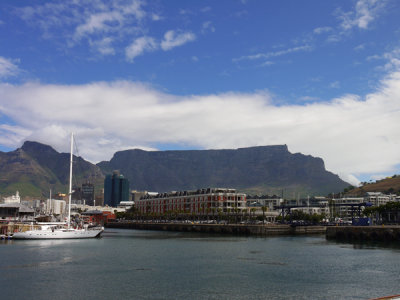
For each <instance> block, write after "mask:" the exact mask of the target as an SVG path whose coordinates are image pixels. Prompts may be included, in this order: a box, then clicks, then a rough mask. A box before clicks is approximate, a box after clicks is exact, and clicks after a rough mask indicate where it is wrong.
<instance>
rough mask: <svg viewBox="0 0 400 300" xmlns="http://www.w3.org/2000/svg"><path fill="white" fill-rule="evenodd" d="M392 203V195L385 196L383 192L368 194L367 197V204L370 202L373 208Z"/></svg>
mask: <svg viewBox="0 0 400 300" xmlns="http://www.w3.org/2000/svg"><path fill="white" fill-rule="evenodd" d="M390 201H391V197H390V195H385V194H382V193H381V192H367V196H366V197H365V202H370V203H372V205H373V206H379V205H385V204H386V203H388V202H390Z"/></svg>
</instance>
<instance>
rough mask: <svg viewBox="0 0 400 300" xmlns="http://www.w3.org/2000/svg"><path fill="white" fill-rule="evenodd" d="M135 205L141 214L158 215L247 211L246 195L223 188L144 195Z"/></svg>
mask: <svg viewBox="0 0 400 300" xmlns="http://www.w3.org/2000/svg"><path fill="white" fill-rule="evenodd" d="M135 205H136V208H137V209H138V210H139V211H140V212H141V213H155V214H160V215H162V214H165V213H167V212H172V211H175V212H180V213H186V214H203V215H205V214H207V215H214V214H217V213H218V212H231V211H234V210H238V211H247V207H246V194H242V193H238V192H236V190H235V189H225V188H208V189H199V190H195V191H180V192H170V193H161V194H156V195H150V194H146V195H145V196H143V197H141V198H140V199H139V200H137V201H136V202H135Z"/></svg>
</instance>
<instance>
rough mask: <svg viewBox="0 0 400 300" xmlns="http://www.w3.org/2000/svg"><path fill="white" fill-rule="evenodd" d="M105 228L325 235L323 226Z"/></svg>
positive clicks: (116, 224)
mask: <svg viewBox="0 0 400 300" xmlns="http://www.w3.org/2000/svg"><path fill="white" fill-rule="evenodd" d="M106 227H107V228H125V229H139V230H160V231H179V232H204V233H217V234H218V233H219V234H237V235H253V236H277V235H299V234H325V232H326V227H325V226H296V227H294V226H290V225H270V224H268V225H242V224H186V223H136V222H112V223H107V224H106Z"/></svg>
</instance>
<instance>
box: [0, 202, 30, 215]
mask: <svg viewBox="0 0 400 300" xmlns="http://www.w3.org/2000/svg"><path fill="white" fill-rule="evenodd" d="M2 207H6V208H18V209H19V212H20V213H34V212H35V211H34V210H33V209H32V208H29V207H28V206H25V205H23V204H21V203H5V204H0V208H2Z"/></svg>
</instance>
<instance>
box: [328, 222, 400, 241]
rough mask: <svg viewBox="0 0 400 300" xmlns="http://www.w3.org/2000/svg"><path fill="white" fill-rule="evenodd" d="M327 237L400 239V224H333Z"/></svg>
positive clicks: (362, 239) (372, 239) (337, 238)
mask: <svg viewBox="0 0 400 300" xmlns="http://www.w3.org/2000/svg"><path fill="white" fill-rule="evenodd" d="M326 238H327V239H336V240H344V241H372V242H395V241H400V226H331V227H327V228H326Z"/></svg>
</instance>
